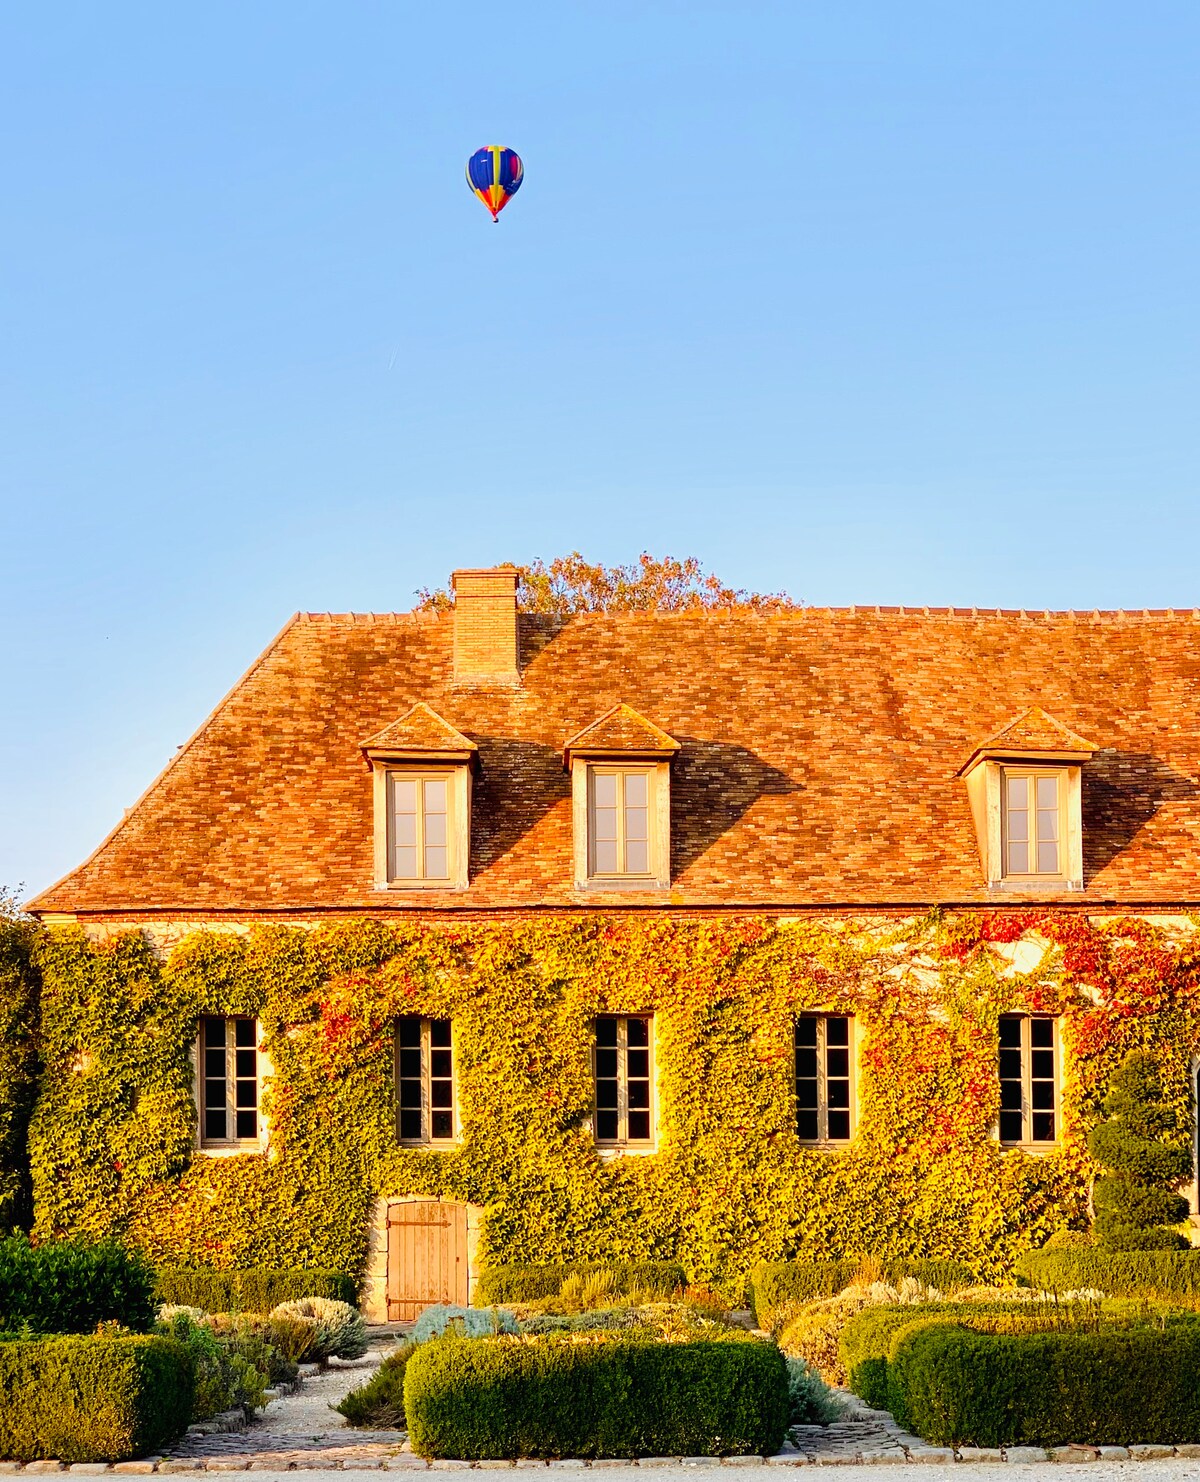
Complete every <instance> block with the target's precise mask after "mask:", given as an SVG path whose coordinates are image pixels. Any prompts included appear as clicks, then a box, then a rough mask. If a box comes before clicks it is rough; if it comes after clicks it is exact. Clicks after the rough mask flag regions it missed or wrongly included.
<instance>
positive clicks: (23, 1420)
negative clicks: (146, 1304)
mask: <svg viewBox="0 0 1200 1482" xmlns="http://www.w3.org/2000/svg"><path fill="white" fill-rule="evenodd" d="M192 1384H193V1375H192V1359H191V1355H190V1354H189V1353H188V1351H187V1349H186V1348H184V1346H183V1345H182V1344H181V1343H176V1342H174V1341H173V1340H171V1339H170V1338H152V1337H121V1338H83V1337H65V1338H43V1339H17V1340H15V1341H10V1342H5V1343H0V1456H3V1457H6V1458H8V1459H9V1460H10V1461H37V1460H39V1459H42V1458H48V1457H57V1458H58V1460H59V1461H63V1462H76V1461H127V1460H129V1459H130V1458H131V1457H135V1456H144V1455H145V1454H146V1453H147V1452H148V1451H154V1450H156V1449H157V1448H158V1447H160V1446H163V1445H166V1444H167V1442H169V1441H173V1440H174V1439H175V1437H176V1436H179V1435H182V1433H183V1432H184V1430H186V1428H187V1424H188V1421H189V1419H190V1418H191V1411H192Z"/></svg>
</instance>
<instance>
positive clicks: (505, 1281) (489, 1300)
mask: <svg viewBox="0 0 1200 1482" xmlns="http://www.w3.org/2000/svg"><path fill="white" fill-rule="evenodd" d="M595 1271H611V1272H612V1278H613V1288H612V1290H613V1291H615V1292H621V1293H628V1292H631V1291H633V1290H635V1289H637V1288H641V1289H643V1290H645V1291H654V1292H661V1293H663V1294H666V1293H669V1292H673V1291H676V1290H678V1289H680V1288H682V1287H683V1285H684V1275H683V1267H682V1266H679V1265H676V1264H675V1262H673V1261H574V1262H571V1263H570V1264H568V1265H561V1266H485V1267H484V1268H483V1270H482V1271H480V1273H479V1280H478V1282H477V1283H476V1286H475V1294H474V1296H473V1297H472V1299H471V1300H472V1301H473V1302H474V1304H475V1306H476V1307H496V1306H503V1305H505V1304H506V1303H512V1302H536V1301H538V1300H539V1298H541V1297H557V1296H558V1294H559V1293H560V1292H561V1291H562V1287H563V1282H564V1281H566V1280H567V1278H568V1277H570V1276H574V1275H577V1274H583V1275H588V1274H590V1273H591V1272H595Z"/></svg>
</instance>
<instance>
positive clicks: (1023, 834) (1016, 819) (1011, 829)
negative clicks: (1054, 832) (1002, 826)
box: [1008, 810, 1029, 844]
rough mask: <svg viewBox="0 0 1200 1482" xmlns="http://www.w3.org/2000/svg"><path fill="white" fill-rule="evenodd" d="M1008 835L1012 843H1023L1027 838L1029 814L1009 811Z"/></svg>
mask: <svg viewBox="0 0 1200 1482" xmlns="http://www.w3.org/2000/svg"><path fill="white" fill-rule="evenodd" d="M1008 837H1009V839H1010V840H1011V841H1012V842H1013V843H1014V844H1024V843H1025V842H1026V841H1027V840H1028V838H1029V814H1028V813H1026V812H1024V811H1021V812H1017V811H1015V810H1014V811H1011V812H1010V813H1009V815H1008Z"/></svg>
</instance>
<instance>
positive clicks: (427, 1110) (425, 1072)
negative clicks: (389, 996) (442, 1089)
mask: <svg viewBox="0 0 1200 1482" xmlns="http://www.w3.org/2000/svg"><path fill="white" fill-rule="evenodd" d="M422 858H424V855H422ZM432 1039H433V1036H432V1032H431V1030H430V1025H429V1020H428V1019H422V1020H421V1136H422V1137H423V1138H424V1139H425V1141H426V1142H429V1141H431V1140H432V1138H433V1088H432V1084H431V1082H432V1077H431V1074H430V1066H431V1065H432V1061H433V1052H432Z"/></svg>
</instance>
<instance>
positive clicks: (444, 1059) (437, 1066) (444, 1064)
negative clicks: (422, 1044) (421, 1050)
mask: <svg viewBox="0 0 1200 1482" xmlns="http://www.w3.org/2000/svg"><path fill="white" fill-rule="evenodd" d="M429 1074H430V1075H431V1076H433V1078H434V1079H435V1080H439V1079H444V1078H446V1077H448V1076H449V1074H450V1051H449V1050H433V1051H431V1053H430V1056H429Z"/></svg>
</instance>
